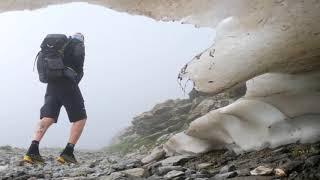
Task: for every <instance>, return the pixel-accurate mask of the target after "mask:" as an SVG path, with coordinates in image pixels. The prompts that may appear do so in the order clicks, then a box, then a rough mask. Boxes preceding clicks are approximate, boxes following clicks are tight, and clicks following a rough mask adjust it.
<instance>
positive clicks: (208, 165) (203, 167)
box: [197, 163, 213, 169]
mask: <svg viewBox="0 0 320 180" xmlns="http://www.w3.org/2000/svg"><path fill="white" fill-rule="evenodd" d="M212 165H213V164H212V163H201V164H198V165H197V168H198V169H205V168H208V167H210V166H212Z"/></svg>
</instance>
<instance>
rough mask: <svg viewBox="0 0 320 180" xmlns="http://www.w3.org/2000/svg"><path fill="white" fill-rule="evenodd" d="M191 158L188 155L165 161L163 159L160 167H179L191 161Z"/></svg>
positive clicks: (173, 157)
mask: <svg viewBox="0 0 320 180" xmlns="http://www.w3.org/2000/svg"><path fill="white" fill-rule="evenodd" d="M191 158H192V156H189V155H180V156H172V157H169V158H167V159H164V160H162V161H160V162H161V164H162V166H175V165H179V164H181V163H183V162H185V161H187V160H189V159H191Z"/></svg>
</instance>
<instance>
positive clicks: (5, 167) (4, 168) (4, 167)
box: [0, 165, 9, 172]
mask: <svg viewBox="0 0 320 180" xmlns="http://www.w3.org/2000/svg"><path fill="white" fill-rule="evenodd" d="M8 167H9V166H8V165H5V166H0V172H1V171H5V170H6V169H8Z"/></svg>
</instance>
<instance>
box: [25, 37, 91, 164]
mask: <svg viewBox="0 0 320 180" xmlns="http://www.w3.org/2000/svg"><path fill="white" fill-rule="evenodd" d="M39 54H40V55H39V56H41V51H40V53H39ZM84 58H85V47H84V36H83V35H82V34H81V33H76V34H74V35H73V36H72V37H70V38H69V40H68V43H66V44H65V47H64V49H63V64H64V66H65V68H66V69H67V70H71V72H73V73H74V74H75V76H74V77H73V78H72V77H71V78H70V77H69V76H68V75H67V74H68V73H64V74H65V75H63V76H61V77H59V78H56V79H54V80H50V79H49V80H48V82H47V83H48V85H47V90H46V94H45V102H44V105H43V106H42V108H41V110H40V121H39V123H38V127H37V129H36V131H35V132H34V135H33V139H32V143H31V145H30V147H29V149H28V152H27V153H26V155H25V156H24V157H23V160H24V161H25V162H27V163H31V164H35V163H43V162H44V160H43V158H42V157H41V155H40V152H39V143H40V141H41V139H42V137H43V136H44V134H45V133H46V131H47V130H48V128H49V127H50V126H51V125H52V124H53V123H57V120H58V116H59V113H60V109H61V107H62V106H64V107H65V109H66V111H67V114H68V117H69V120H70V122H71V123H72V127H71V132H70V137H69V141H68V143H67V145H66V147H65V149H64V150H63V151H62V153H61V154H60V156H59V157H58V159H57V161H59V162H60V163H77V160H76V158H75V156H74V154H73V151H74V146H75V145H76V143H77V141H78V140H79V138H80V136H81V133H82V131H83V129H84V126H85V124H86V119H87V114H86V109H85V106H84V100H83V97H82V94H81V91H80V88H79V86H78V84H79V82H80V80H81V79H82V77H83V64H84Z"/></svg>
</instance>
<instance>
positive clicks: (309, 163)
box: [305, 155, 320, 167]
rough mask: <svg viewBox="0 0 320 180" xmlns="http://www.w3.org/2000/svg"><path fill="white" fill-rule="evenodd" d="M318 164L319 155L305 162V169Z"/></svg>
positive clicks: (319, 161) (319, 160)
mask: <svg viewBox="0 0 320 180" xmlns="http://www.w3.org/2000/svg"><path fill="white" fill-rule="evenodd" d="M319 163H320V155H317V156H311V157H309V158H308V159H307V160H306V161H305V167H313V166H315V165H317V164H319Z"/></svg>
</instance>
